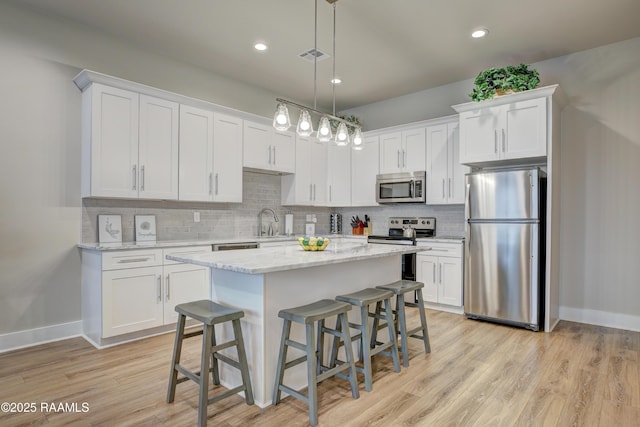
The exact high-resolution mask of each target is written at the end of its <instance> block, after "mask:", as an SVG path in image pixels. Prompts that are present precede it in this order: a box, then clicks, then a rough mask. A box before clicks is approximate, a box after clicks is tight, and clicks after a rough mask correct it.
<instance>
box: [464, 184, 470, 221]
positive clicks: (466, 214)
mask: <svg viewBox="0 0 640 427" xmlns="http://www.w3.org/2000/svg"><path fill="white" fill-rule="evenodd" d="M469 203H471V184H468V183H467V200H465V204H464V217H465V218H466V219H467V220H468V219H469V218H470V217H469V212H470V211H471V209H470V207H469Z"/></svg>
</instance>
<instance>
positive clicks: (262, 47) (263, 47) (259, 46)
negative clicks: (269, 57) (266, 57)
mask: <svg viewBox="0 0 640 427" xmlns="http://www.w3.org/2000/svg"><path fill="white" fill-rule="evenodd" d="M253 47H254V48H255V49H256V50H260V51H262V50H267V45H266V44H264V43H256V44H254V45H253Z"/></svg>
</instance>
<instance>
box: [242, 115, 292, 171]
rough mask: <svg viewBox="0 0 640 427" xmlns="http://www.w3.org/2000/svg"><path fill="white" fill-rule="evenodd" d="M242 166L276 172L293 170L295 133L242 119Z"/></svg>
mask: <svg viewBox="0 0 640 427" xmlns="http://www.w3.org/2000/svg"><path fill="white" fill-rule="evenodd" d="M243 157H244V160H243V166H244V167H246V168H251V169H261V170H266V171H270V172H277V173H293V172H294V171H295V159H296V158H295V133H293V132H288V131H287V132H278V131H276V130H275V129H273V127H272V126H270V125H265V124H262V123H255V122H251V121H248V120H245V121H244V156H243Z"/></svg>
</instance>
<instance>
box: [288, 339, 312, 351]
mask: <svg viewBox="0 0 640 427" xmlns="http://www.w3.org/2000/svg"><path fill="white" fill-rule="evenodd" d="M285 344H286V345H288V346H290V347H293V348H297V349H298V350H301V351H307V346H306V345H304V344H302V343H299V342H298V341H294V340H290V339H287V340H286V341H285Z"/></svg>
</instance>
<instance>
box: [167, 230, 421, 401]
mask: <svg viewBox="0 0 640 427" xmlns="http://www.w3.org/2000/svg"><path fill="white" fill-rule="evenodd" d="M423 250H429V248H428V247H417V246H401V245H376V244H367V243H354V242H344V241H340V240H338V239H336V241H332V242H331V243H330V245H329V246H328V247H327V249H326V250H324V251H322V252H312V251H303V250H302V248H300V247H299V246H297V245H295V246H294V245H291V246H285V247H274V248H264V249H246V250H240V251H226V252H212V253H207V254H199V255H191V256H186V255H173V256H171V255H170V256H167V258H168V259H171V260H174V261H179V262H184V263H192V264H197V265H201V266H207V267H209V268H210V269H211V299H212V300H214V301H216V302H219V303H221V304H226V305H229V306H231V307H236V308H239V309H242V310H243V311H244V313H245V317H244V318H243V319H242V331H243V335H244V339H245V345H246V348H247V359H248V363H249V369H250V373H251V382H252V385H253V393H254V398H255V401H256V404H258V405H259V406H261V407H265V406H268V405H270V404H271V397H272V394H273V385H274V380H275V379H274V376H275V369H276V364H277V360H278V349H279V345H280V335H281V332H282V319H280V318H279V317H278V311H279V310H281V309H283V308H290V307H295V306H298V305H303V304H308V303H311V302H313V301H317V300H319V299H323V298H329V299H333V298H335V296H337V295H340V294H345V293H349V292H353V291H357V290H360V289H364V288H367V287H374V286H378V285H383V284H386V283H390V282H393V281H396V280H399V279H400V274H401V262H402V261H401V256H402V255H403V254H406V253H414V252H419V251H423ZM349 316H350V319H353V321H360V319H359V314H358V313H357V311H356V310H352V311H350V312H349ZM225 326H226V325H225ZM216 331H217V332H216V333H217V334H218V335H219V338H218V341H219V342H221V341H223V340H227V339H228V338H229V337H230V336H232V334H231V330H230V327H229V328H228V329H225V328H224V327H223V328H220V329H217V330H216ZM291 336H292V339H295V340H297V341H301V342H304V328H303V327H301V326H300V325H296V324H294V325H293V328H292V331H291ZM326 341H328V340H326ZM326 344H327V345H328V343H326ZM292 352H295V355H297V352H296V351H295V350H292ZM234 356H235V355H234ZM293 356H294V355H290V356H289V358H292V357H293ZM220 374H221V381H222V384H223V385H225V386H233V385H237V384H239V383H240V382H241V379H240V373H239V372H238V371H237V370H236V369H233V368H229V367H227V366H224V364H222V365H221V369H220ZM286 380H287V382H288V383H289V384H290V385H292V386H293V387H294V388H303V387H306V366H305V365H304V364H302V365H299V366H297V367H295V368H292V369H289V370H288V371H287V377H286Z"/></svg>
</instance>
